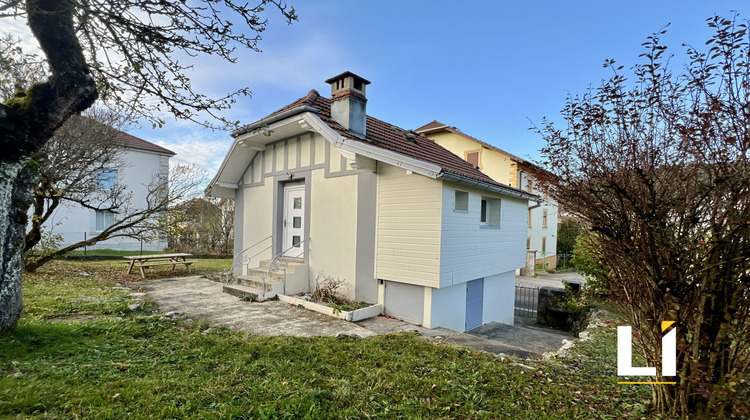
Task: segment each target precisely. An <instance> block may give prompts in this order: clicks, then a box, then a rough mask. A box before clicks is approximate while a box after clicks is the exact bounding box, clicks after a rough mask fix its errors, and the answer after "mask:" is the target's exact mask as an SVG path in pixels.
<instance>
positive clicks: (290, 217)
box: [282, 185, 305, 258]
mask: <svg viewBox="0 0 750 420" xmlns="http://www.w3.org/2000/svg"><path fill="white" fill-rule="evenodd" d="M282 226H283V228H284V229H283V231H284V233H283V238H284V240H283V242H282V243H283V246H284V248H283V249H284V251H285V252H284V256H286V257H299V258H302V257H303V253H304V251H305V244H304V243H302V241H304V240H305V238H304V232H305V186H304V185H293V186H287V187H284V217H283V220H282Z"/></svg>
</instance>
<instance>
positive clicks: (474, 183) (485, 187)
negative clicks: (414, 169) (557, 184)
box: [440, 171, 539, 201]
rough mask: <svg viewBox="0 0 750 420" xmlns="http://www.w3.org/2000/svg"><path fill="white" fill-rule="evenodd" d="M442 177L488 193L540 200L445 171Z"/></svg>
mask: <svg viewBox="0 0 750 420" xmlns="http://www.w3.org/2000/svg"><path fill="white" fill-rule="evenodd" d="M440 177H441V178H443V179H445V180H447V181H453V182H457V183H459V184H464V185H468V186H470V187H475V188H479V189H482V190H487V191H490V192H494V193H498V194H503V195H509V196H511V197H516V198H521V199H524V200H533V201H537V200H539V196H537V195H536V194H531V193H528V192H526V191H523V190H519V189H516V188H513V187H506V186H502V185H496V184H491V183H489V182H485V181H480V180H478V179H473V178H469V177H467V176H464V175H459V174H456V173H453V172H445V171H443V173H442V174H441V175H440Z"/></svg>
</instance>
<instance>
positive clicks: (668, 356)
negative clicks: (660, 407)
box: [617, 321, 677, 384]
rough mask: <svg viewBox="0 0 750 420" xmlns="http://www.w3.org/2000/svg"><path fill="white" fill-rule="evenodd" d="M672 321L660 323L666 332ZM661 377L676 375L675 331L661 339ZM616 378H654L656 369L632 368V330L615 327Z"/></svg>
mask: <svg viewBox="0 0 750 420" xmlns="http://www.w3.org/2000/svg"><path fill="white" fill-rule="evenodd" d="M672 324H674V321H662V323H661V330H662V331H666V330H667V328H669V327H670V326H672ZM661 375H662V376H676V375H677V330H676V329H672V330H671V331H670V332H668V333H666V334H665V335H664V336H663V337H662V338H661ZM617 376H656V368H655V367H650V366H638V367H634V366H633V328H632V327H628V326H625V327H617ZM675 383H676V382H618V384H675Z"/></svg>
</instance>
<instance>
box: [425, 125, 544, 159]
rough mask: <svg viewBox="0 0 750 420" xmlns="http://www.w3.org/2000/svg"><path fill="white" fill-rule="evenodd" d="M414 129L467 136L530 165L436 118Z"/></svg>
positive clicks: (486, 146) (485, 146)
mask: <svg viewBox="0 0 750 420" xmlns="http://www.w3.org/2000/svg"><path fill="white" fill-rule="evenodd" d="M414 131H416V132H418V133H423V134H425V135H427V134H433V133H453V134H456V135H459V136H461V137H464V138H467V139H469V140H471V141H474V142H476V143H479V144H480V145H481V146H482V147H484V148H486V149H490V150H494V151H496V152H500V153H502V154H504V155H507V156H508V157H510V159H511V160H513V161H515V162H518V163H523V164H526V165H532V163H531V162H529V161H527V160H526V159H523V158H520V157H518V156H516V155H514V154H513V153H509V152H506V151H505V150H503V149H501V148H499V147H496V146H493V145H491V144H489V143H485V142H483V141H482V140H479V139H478V138H476V137H472V136H470V135H468V134H466V133H464V132H462V131H461V130H459V129H458V128H456V127H451V126H449V125H447V124H443V123H441V122H440V121H437V120H433V121H432V122H431V123H427V124H425V125H423V126H421V127H419V128H417V129H416V130H414Z"/></svg>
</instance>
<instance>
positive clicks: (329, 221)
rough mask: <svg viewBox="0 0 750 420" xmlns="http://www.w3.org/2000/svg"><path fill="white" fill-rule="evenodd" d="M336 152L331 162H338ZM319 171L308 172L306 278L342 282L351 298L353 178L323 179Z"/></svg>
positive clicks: (354, 211) (354, 214)
mask: <svg viewBox="0 0 750 420" xmlns="http://www.w3.org/2000/svg"><path fill="white" fill-rule="evenodd" d="M339 156H340V155H339V154H338V152H336V151H332V152H331V159H339ZM324 175H325V174H324V170H323V169H316V170H314V171H313V172H312V179H311V182H312V184H311V188H310V195H311V197H310V198H309V200H310V238H311V244H310V260H309V261H310V275H311V281H312V282H313V283H312V284H314V281H315V279H316V277H318V276H321V277H323V276H330V277H334V278H338V279H340V280H342V281H345V282H346V283H347V284H348V285H349V286H348V290H347V292H348V295H349V297H350V298H354V281H355V260H356V258H355V257H356V242H357V235H356V234H357V195H356V191H357V177H356V176H355V175H348V176H339V177H332V178H325V176H324Z"/></svg>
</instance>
